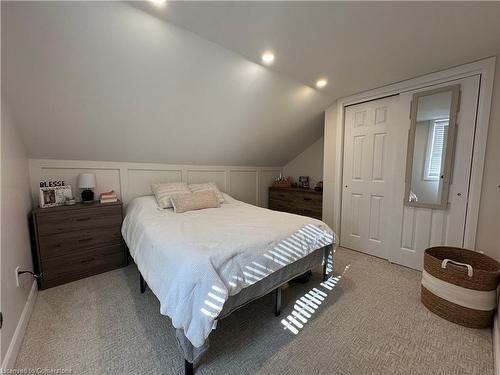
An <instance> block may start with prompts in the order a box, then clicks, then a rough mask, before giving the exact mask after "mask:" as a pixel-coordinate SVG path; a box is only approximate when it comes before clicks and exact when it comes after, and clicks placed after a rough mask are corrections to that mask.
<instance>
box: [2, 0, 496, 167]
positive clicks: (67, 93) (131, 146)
mask: <svg viewBox="0 0 500 375" xmlns="http://www.w3.org/2000/svg"><path fill="white" fill-rule="evenodd" d="M1 6H2V99H6V100H7V101H8V103H9V104H10V106H11V107H12V112H13V117H14V120H15V121H16V122H17V123H18V125H19V127H20V128H21V131H22V135H23V138H24V140H25V143H26V145H27V148H28V152H29V154H30V156H31V157H40V158H60V159H90V160H118V161H139V162H140V161H143V162H166V163H200V164H234V165H283V164H284V163H286V162H287V161H289V160H290V159H292V158H293V157H294V156H296V155H297V154H299V153H300V152H301V151H302V150H303V149H304V148H305V147H307V146H308V145H309V144H311V143H313V142H314V141H315V140H316V139H318V138H319V137H320V136H321V135H322V118H323V117H322V112H323V110H324V109H325V108H327V107H328V106H329V105H330V104H331V103H332V102H333V101H334V100H335V99H336V98H338V97H341V96H345V95H348V94H352V93H355V92H359V91H362V90H366V89H369V88H372V87H377V86H381V85H385V84H389V83H392V82H396V81H399V80H403V79H406V78H410V77H413V76H416V75H420V74H425V73H428V72H431V71H436V70H440V69H443V68H446V67H449V66H452V65H458V64H461V63H464V62H468V61H472V60H476V59H479V58H482V57H486V56H490V55H494V54H499V53H500V3H498V2H494V3H478V2H471V3H429V2H425V3H406V2H405V3H395V2H389V3H375V2H369V3H336V2H329V3H327V2H323V3H318V2H268V3H266V2H220V3H219V2H200V3H193V2H168V3H167V5H166V7H164V8H158V7H155V6H154V5H152V4H151V3H149V2H141V3H116V2H87V3H85V2H44V3H38V2H18V3H13V2H2V4H1ZM165 21H167V22H165ZM175 25H177V26H175ZM188 30H189V31H188ZM266 49H272V50H273V51H274V53H275V55H276V60H275V64H274V65H273V66H272V67H271V69H269V68H266V67H262V66H261V65H260V55H261V53H262V51H264V50H266ZM255 62H256V63H258V64H255ZM320 76H321V77H323V76H324V77H327V78H328V79H329V85H328V86H327V87H326V88H325V89H324V90H322V91H318V90H315V89H312V88H310V87H308V86H313V84H314V82H315V81H316V79H317V78H319V77H320Z"/></svg>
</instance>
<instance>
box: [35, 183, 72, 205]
mask: <svg viewBox="0 0 500 375" xmlns="http://www.w3.org/2000/svg"><path fill="white" fill-rule="evenodd" d="M72 197H73V194H72V193H71V186H53V187H41V188H40V207H42V208H46V207H54V206H62V205H64V202H65V201H66V198H68V199H71V198H72Z"/></svg>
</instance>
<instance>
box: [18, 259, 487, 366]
mask: <svg viewBox="0 0 500 375" xmlns="http://www.w3.org/2000/svg"><path fill="white" fill-rule="evenodd" d="M347 266H348V267H347ZM342 273H343V275H342ZM334 274H336V275H342V277H341V278H340V279H339V280H338V282H337V283H336V285H334V284H335V280H333V281H332V282H331V283H330V285H323V286H322V285H321V281H320V274H319V273H316V274H315V275H314V277H313V279H311V281H309V283H307V284H305V285H293V286H291V287H290V288H288V289H286V290H285V291H284V294H283V297H284V307H283V310H282V315H281V317H279V318H276V317H274V314H273V298H272V296H271V295H268V296H266V297H264V298H262V299H260V300H258V301H256V302H254V303H252V304H250V305H248V306H246V307H244V308H242V309H240V310H239V311H237V312H235V313H233V314H232V315H231V316H230V317H228V318H226V319H224V320H222V321H220V322H219V325H218V328H217V330H216V331H214V332H212V335H211V347H210V349H209V351H208V353H207V354H206V355H205V356H204V358H203V359H202V360H201V361H200V362H199V363H198V364H197V370H196V371H197V374H255V373H259V374H306V373H309V374H482V375H488V374H493V353H492V342H491V331H490V330H473V329H468V328H464V327H461V326H458V325H455V324H453V323H449V322H447V321H445V320H443V319H441V318H439V317H437V316H435V315H433V314H432V313H430V312H429V311H428V310H427V309H426V308H425V307H424V306H422V305H421V304H420V302H419V295H420V292H419V288H420V285H419V281H420V273H419V272H416V271H413V270H410V269H407V268H403V267H400V266H397V265H392V264H389V263H388V262H386V261H384V260H380V259H377V258H373V257H370V256H367V255H363V254H360V253H357V252H353V251H350V250H345V249H338V250H337V254H336V255H335V269H334ZM312 288H316V289H317V290H320V291H321V292H324V293H325V294H326V295H327V296H326V297H325V298H324V300H323V301H322V303H321V304H320V305H319V306H318V307H317V309H316V310H315V311H314V308H313V309H310V310H309V311H308V315H310V317H309V318H308V319H307V322H304V319H305V318H303V320H302V321H300V322H299V323H300V324H301V325H303V327H301V328H299V327H298V326H297V325H295V326H294V329H293V330H294V331H295V332H292V330H290V329H285V328H284V325H283V324H282V323H281V321H282V319H286V317H287V316H288V315H289V314H291V312H292V310H293V308H294V305H295V301H296V300H297V299H299V298H300V297H301V296H303V295H304V294H305V293H307V292H308V291H309V290H311V289H312ZM183 365H184V363H183V360H182V358H181V356H180V354H179V351H178V349H177V346H176V342H175V335H174V331H173V329H172V327H171V325H170V321H169V319H168V318H166V317H164V316H161V315H160V314H159V304H158V301H157V300H156V298H155V297H154V295H153V294H152V293H151V292H150V291H149V290H148V291H147V292H146V293H145V294H143V295H141V294H140V293H139V282H138V273H137V269H136V268H135V266H134V265H130V266H129V267H127V268H124V269H120V270H116V271H112V272H108V273H106V274H102V275H98V276H94V277H91V278H88V279H85V280H80V281H77V282H74V283H71V284H67V285H62V286H60V287H56V288H52V289H48V290H45V291H42V292H40V293H39V295H38V299H37V301H36V306H35V310H34V312H33V315H32V317H31V321H30V323H29V326H28V330H27V334H26V336H25V339H24V342H23V345H22V348H21V352H20V354H19V357H18V359H17V363H16V366H17V367H18V368H65V369H72V373H73V374H81V373H83V374H182V373H183V370H184V368H183Z"/></svg>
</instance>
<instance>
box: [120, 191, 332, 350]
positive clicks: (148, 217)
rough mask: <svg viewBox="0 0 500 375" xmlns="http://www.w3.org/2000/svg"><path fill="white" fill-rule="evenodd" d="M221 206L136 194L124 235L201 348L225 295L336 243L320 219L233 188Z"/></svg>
mask: <svg viewBox="0 0 500 375" xmlns="http://www.w3.org/2000/svg"><path fill="white" fill-rule="evenodd" d="M224 196H225V199H226V202H225V203H223V204H222V205H221V207H220V208H209V209H204V210H199V211H190V212H185V213H182V214H176V213H174V212H173V210H172V209H163V210H162V209H160V208H159V207H158V205H157V204H156V201H155V198H154V197H153V196H145V197H139V198H136V199H134V200H133V201H131V202H130V203H129V205H128V207H127V213H126V217H125V220H124V222H123V226H122V234H123V237H124V239H125V242H126V243H127V245H128V247H129V249H130V254H131V255H132V257H133V259H134V261H135V263H136V264H137V267H138V268H139V271H140V272H141V274H142V275H143V277H144V279H145V280H146V282H147V284H148V286H149V287H150V289H151V290H152V291H153V293H154V294H155V295H156V297H157V298H158V300H159V301H160V312H161V313H162V314H163V315H167V316H169V317H170V318H171V319H172V324H173V326H174V327H175V328H180V329H183V330H184V334H185V336H186V337H187V339H188V340H189V341H190V342H191V343H192V344H193V346H195V347H200V346H202V345H203V343H204V342H205V340H206V338H207V337H208V336H209V334H210V331H211V330H212V328H213V327H214V322H215V320H216V319H217V316H218V314H219V313H220V311H221V310H222V307H223V305H224V302H225V301H226V300H227V298H228V297H229V296H231V295H235V294H237V293H238V292H239V291H240V290H241V289H243V288H245V287H247V286H250V285H252V284H254V283H256V282H257V281H259V280H261V279H263V278H264V277H266V276H267V275H269V274H270V273H271V272H274V271H276V270H278V269H280V268H282V267H284V266H286V265H287V264H290V263H292V262H294V261H296V260H298V259H300V258H302V257H304V256H306V255H308V254H310V253H311V252H312V251H314V250H316V249H318V248H320V247H323V246H326V245H328V244H332V243H334V242H335V235H334V234H333V232H332V231H331V229H330V228H329V227H328V226H327V225H326V224H324V223H323V222H321V221H320V220H316V219H312V218H309V217H305V216H299V215H293V214H287V213H283V212H277V211H271V210H268V209H264V208H260V207H256V206H253V205H250V204H246V203H243V202H240V201H237V200H235V199H233V198H231V197H230V196H228V195H227V194H225V195H224Z"/></svg>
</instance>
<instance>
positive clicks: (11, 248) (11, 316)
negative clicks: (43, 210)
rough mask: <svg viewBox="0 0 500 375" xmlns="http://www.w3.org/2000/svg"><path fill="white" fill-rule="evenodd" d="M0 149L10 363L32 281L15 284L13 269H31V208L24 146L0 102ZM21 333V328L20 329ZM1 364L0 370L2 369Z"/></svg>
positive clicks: (1, 252) (5, 344)
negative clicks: (29, 216) (0, 113)
mask: <svg viewBox="0 0 500 375" xmlns="http://www.w3.org/2000/svg"><path fill="white" fill-rule="evenodd" d="M1 126H2V129H1V138H2V142H1V144H2V148H1V160H2V161H1V166H2V171H1V175H2V180H1V211H2V212H1V233H2V238H1V248H0V257H1V306H2V313H3V327H2V330H1V336H2V337H1V360H2V363H3V365H4V364H6V363H7V364H9V363H10V364H12V361H13V360H15V358H14V357H15V353H16V352H17V350H16V348H15V347H16V346H18V345H19V344H20V340H22V336H23V333H22V332H19V335H18V336H17V339H19V340H18V341H17V342H14V343H13V345H12V346H11V348H10V350H11V352H10V353H9V354H12V353H13V354H12V355H11V356H10V357H9V356H8V357H7V358H6V354H7V351H8V349H9V345H10V344H11V340H12V338H13V336H14V333H15V330H16V328H17V326H18V323H19V322H20V318H21V314H22V312H23V309H24V308H25V305H26V302H27V300H28V296H29V293H30V290H31V288H32V285H33V278H32V277H31V276H29V275H24V276H21V286H20V287H19V288H18V287H16V284H15V278H14V270H15V268H16V266H18V265H19V266H21V267H22V269H25V270H32V259H31V248H30V242H29V231H28V213H29V211H30V209H31V200H30V189H29V174H28V173H29V169H28V159H27V157H26V153H25V150H24V145H23V143H22V142H21V139H20V137H19V134H18V130H17V128H16V127H15V126H14V123H13V120H12V118H11V117H10V113H9V112H8V107H7V106H6V104H5V103H4V102H2V124H1ZM21 331H22V329H21ZM3 365H2V367H3Z"/></svg>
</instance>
